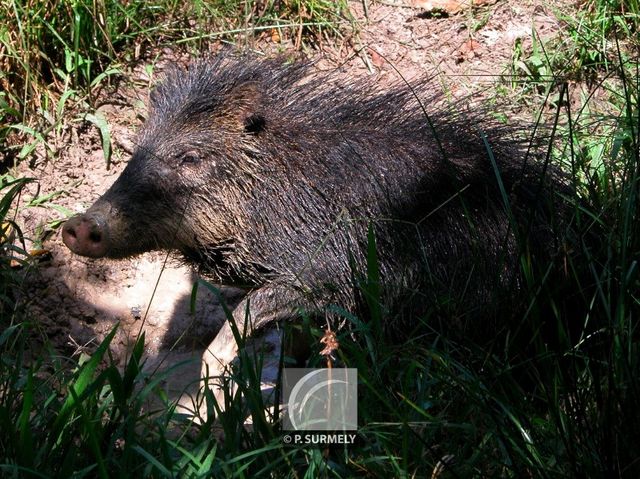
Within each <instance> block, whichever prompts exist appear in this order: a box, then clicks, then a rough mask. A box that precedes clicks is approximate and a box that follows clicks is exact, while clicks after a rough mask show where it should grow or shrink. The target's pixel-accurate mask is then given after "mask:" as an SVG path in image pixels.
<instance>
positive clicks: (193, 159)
mask: <svg viewBox="0 0 640 479" xmlns="http://www.w3.org/2000/svg"><path fill="white" fill-rule="evenodd" d="M179 163H180V165H197V164H198V163H200V157H199V156H198V155H196V154H195V153H192V152H190V153H184V154H182V155H180V157H179Z"/></svg>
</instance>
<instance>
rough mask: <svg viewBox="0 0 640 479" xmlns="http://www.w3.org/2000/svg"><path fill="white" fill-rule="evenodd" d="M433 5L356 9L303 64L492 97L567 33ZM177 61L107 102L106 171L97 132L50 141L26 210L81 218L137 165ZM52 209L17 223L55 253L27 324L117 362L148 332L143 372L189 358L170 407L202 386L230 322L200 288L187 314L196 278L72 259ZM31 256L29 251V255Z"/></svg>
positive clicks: (22, 216) (548, 24) (529, 21)
mask: <svg viewBox="0 0 640 479" xmlns="http://www.w3.org/2000/svg"><path fill="white" fill-rule="evenodd" d="M429 3H431V2H421V1H414V2H411V3H409V2H408V1H407V2H405V3H399V2H398V3H397V4H395V5H393V4H391V2H375V3H373V2H372V3H371V4H370V5H369V8H368V12H366V13H367V16H365V11H364V9H363V6H362V5H363V4H362V3H361V2H352V9H353V13H354V15H355V16H356V18H357V19H358V21H359V22H360V28H361V31H360V34H359V35H358V36H357V37H349V38H347V39H344V40H340V41H337V42H336V44H335V45H332V46H329V45H324V49H323V50H322V51H313V50H308V51H307V54H308V55H310V56H311V59H312V60H313V61H314V62H315V65H316V68H323V69H324V68H336V67H338V66H340V67H341V68H343V69H344V71H345V74H347V75H369V74H376V75H378V78H379V81H380V82H381V83H383V84H390V83H392V82H394V81H398V73H397V72H396V70H397V71H399V72H401V73H402V75H403V76H406V77H409V78H415V77H418V76H420V75H429V76H434V77H435V81H434V82H432V83H430V87H433V86H434V85H436V86H438V87H440V86H442V88H443V89H444V90H446V91H447V92H449V93H450V94H452V95H453V96H454V97H457V96H465V95H468V94H470V93H472V92H477V91H484V90H487V89H490V88H492V85H494V84H495V83H496V82H497V81H499V77H500V75H501V74H505V73H509V65H510V62H511V59H512V55H513V51H514V46H515V44H516V42H522V45H523V47H524V48H525V49H527V48H530V45H531V41H532V40H531V35H532V32H533V30H534V29H535V31H537V33H538V35H540V36H541V37H543V38H549V37H551V36H553V35H556V34H557V33H558V32H559V31H561V25H560V24H559V23H558V21H557V20H556V19H555V16H554V13H553V9H556V8H558V5H557V3H556V5H555V6H554V7H553V8H551V7H546V6H543V4H542V3H541V2H538V1H533V2H521V1H515V0H508V1H498V2H496V3H493V4H488V5H483V6H479V7H474V8H471V9H469V8H464V9H463V10H462V11H461V12H460V13H457V14H454V15H449V16H438V15H433V14H428V13H425V6H428V5H427V4H429ZM567 8H569V7H567ZM456 9H457V7H456ZM454 10H455V9H454ZM270 42H271V40H270V39H269V38H266V39H263V41H262V43H261V44H259V48H262V49H263V50H265V51H273V50H276V49H277V45H274V44H272V43H270ZM176 58H177V56H176V54H175V53H174V52H173V51H171V50H165V51H163V52H161V54H160V56H159V58H158V60H157V61H156V62H155V63H154V66H155V68H154V70H153V76H152V77H149V75H148V74H147V71H148V70H147V69H146V68H145V66H146V65H147V63H145V62H140V63H139V64H137V65H135V66H133V67H131V68H130V70H128V73H127V74H126V75H125V78H124V80H123V81H121V82H120V83H119V85H118V86H117V87H116V88H114V89H112V90H109V91H103V92H102V94H101V106H100V107H99V108H98V111H99V112H100V114H102V115H103V116H104V117H105V119H106V120H107V122H108V125H109V129H110V134H111V138H112V144H113V155H112V158H111V165H110V168H109V169H107V168H106V161H105V158H104V154H103V151H102V146H101V139H100V134H99V131H98V129H97V128H95V126H93V125H92V124H91V123H90V122H87V121H76V122H72V123H70V124H69V125H68V127H67V128H66V129H65V130H63V131H61V132H60V133H59V134H57V136H56V137H55V138H54V139H53V141H52V144H53V145H54V148H55V151H54V152H53V153H48V154H44V152H40V154H39V155H38V156H37V157H36V161H34V162H32V164H31V165H27V164H26V163H24V164H21V165H20V166H19V170H20V171H19V175H20V176H24V175H26V176H30V177H32V178H35V179H37V182H36V183H34V184H32V185H30V186H29V188H28V189H27V191H26V192H25V193H23V195H22V202H23V204H26V202H27V201H28V200H30V199H31V198H32V197H34V196H38V195H40V196H43V195H48V194H52V193H58V194H57V195H55V197H54V198H52V200H51V201H50V204H55V205H59V206H62V207H64V208H67V209H68V210H70V211H72V212H81V211H84V210H85V209H86V208H87V207H88V206H89V205H90V204H91V203H92V202H93V201H94V200H95V199H96V198H98V197H99V196H100V195H101V194H102V193H103V192H104V191H105V190H106V189H107V188H108V187H109V186H110V185H111V184H112V183H113V181H114V180H115V179H116V178H117V176H118V174H119V173H120V172H121V171H122V169H123V168H124V166H125V164H126V162H127V160H128V158H129V156H130V153H131V151H132V149H133V145H134V144H135V132H136V129H137V127H138V126H139V125H140V124H141V121H142V118H143V117H144V112H145V105H146V102H147V97H148V92H149V86H150V85H151V84H153V82H154V81H156V80H157V79H158V78H161V75H162V68H163V66H164V65H166V64H167V63H169V62H171V61H176ZM180 58H183V57H180ZM50 204H49V205H45V206H43V207H29V208H22V209H21V210H20V212H19V215H18V218H17V221H18V223H19V224H20V225H21V226H22V228H23V231H24V233H25V236H26V237H27V239H28V240H33V239H37V238H39V237H41V236H42V235H41V233H40V231H41V230H42V229H44V230H45V231H46V230H50V234H49V235H48V236H47V237H46V239H45V240H44V242H43V244H42V247H43V248H44V249H46V250H48V251H49V252H50V256H49V257H48V259H45V260H43V261H40V262H39V263H38V264H36V265H34V266H32V267H29V268H25V269H23V270H22V272H21V274H22V275H23V276H24V291H23V294H24V296H25V298H26V299H28V309H29V317H30V318H32V319H33V320H34V321H36V322H37V323H38V324H40V325H41V326H42V329H41V331H42V333H43V334H44V335H46V336H47V337H48V338H49V339H50V340H51V341H52V343H53V344H54V345H55V346H56V347H58V348H60V349H62V350H63V351H64V352H66V353H78V352H80V351H82V350H85V349H87V350H91V349H92V348H93V347H95V345H96V344H98V343H99V342H100V341H101V340H102V339H103V338H104V337H105V335H106V334H107V333H108V332H109V331H110V330H111V329H112V328H113V326H114V325H115V324H116V323H118V322H119V323H120V328H119V330H118V334H117V336H116V339H115V340H114V342H113V344H112V346H113V347H112V350H113V353H114V356H115V357H116V358H119V360H121V361H122V360H123V359H124V357H125V355H126V353H127V352H128V351H129V350H130V347H131V345H132V343H133V341H134V340H135V338H136V337H137V336H138V334H139V333H140V331H142V330H143V331H144V332H145V334H146V345H147V346H146V347H147V349H146V353H147V356H148V359H147V361H148V362H147V367H148V368H150V369H153V368H156V367H157V366H160V365H162V366H168V365H172V364H176V363H177V362H179V361H181V360H183V359H189V358H191V359H192V361H191V362H187V363H186V364H184V365H183V366H181V367H182V373H181V374H178V375H173V376H172V377H174V378H176V379H174V380H171V381H173V382H171V383H168V384H167V385H166V386H167V389H168V392H169V393H170V396H174V395H177V394H180V393H181V392H182V390H183V388H184V387H185V386H186V385H188V384H190V383H193V382H194V381H195V380H196V379H197V377H198V373H199V370H200V364H199V361H200V357H201V354H202V352H203V350H204V348H205V346H206V345H207V344H208V342H209V341H211V339H212V338H213V337H214V335H215V333H216V330H217V328H219V327H220V325H221V323H222V321H224V314H223V312H222V310H221V308H220V306H219V304H218V301H217V299H216V298H215V297H214V296H213V295H212V294H210V293H208V294H207V293H205V292H204V291H203V288H200V294H199V295H198V300H197V302H196V307H195V311H194V312H192V311H191V308H190V303H191V294H192V288H193V284H194V282H195V281H196V279H197V277H196V275H195V274H194V272H192V271H191V270H190V269H189V268H188V267H186V266H184V265H181V264H180V261H179V258H177V257H174V256H172V255H167V254H166V253H150V254H144V255H141V256H139V257H136V258H132V259H128V260H121V261H114V260H90V259H87V258H81V257H78V256H74V255H72V254H71V253H70V252H69V251H68V250H67V249H66V247H65V246H64V245H63V244H62V241H61V238H60V229H59V228H54V229H51V228H48V226H47V225H48V224H50V223H51V221H52V220H55V219H60V218H63V216H62V215H61V213H59V212H58V211H57V210H55V209H54V208H52V207H51V206H50ZM36 246H37V247H39V245H37V244H36V245H35V246H34V245H31V244H30V243H29V241H28V244H27V247H28V248H33V247H36ZM223 291H224V294H225V296H226V297H228V298H229V299H230V300H231V301H233V300H234V299H237V298H238V292H237V291H233V290H229V289H224V288H223Z"/></svg>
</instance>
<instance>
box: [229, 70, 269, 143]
mask: <svg viewBox="0 0 640 479" xmlns="http://www.w3.org/2000/svg"><path fill="white" fill-rule="evenodd" d="M262 98H263V95H262V91H261V90H260V84H259V83H258V82H245V83H241V84H239V85H236V86H235V87H234V88H233V90H232V91H231V92H230V93H229V95H228V97H227V103H228V105H229V108H230V109H231V111H230V113H231V116H232V117H235V118H236V119H237V120H238V122H239V123H240V126H241V128H242V129H243V130H244V131H245V132H247V133H253V134H257V133H260V132H261V131H262V130H264V128H265V127H266V119H265V117H264V115H263V114H262V112H261V110H262Z"/></svg>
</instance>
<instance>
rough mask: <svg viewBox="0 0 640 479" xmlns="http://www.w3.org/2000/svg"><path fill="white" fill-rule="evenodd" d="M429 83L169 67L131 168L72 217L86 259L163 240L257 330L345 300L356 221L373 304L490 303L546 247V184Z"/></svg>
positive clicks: (240, 67) (482, 119) (284, 68)
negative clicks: (377, 300) (370, 261)
mask: <svg viewBox="0 0 640 479" xmlns="http://www.w3.org/2000/svg"><path fill="white" fill-rule="evenodd" d="M434 88H435V87H434V84H433V83H431V82H429V81H421V82H415V83H413V86H412V87H407V86H406V85H404V84H403V83H399V84H398V85H396V86H394V87H393V88H391V89H389V90H386V91H382V90H380V89H379V88H378V87H377V86H376V85H375V79H364V80H353V81H352V80H345V79H344V77H341V76H340V75H338V74H336V73H335V72H333V73H331V72H330V73H311V71H310V68H308V67H307V66H305V65H300V64H292V65H289V64H286V63H283V62H281V61H279V60H258V59H256V58H253V57H233V56H230V55H226V56H220V57H217V58H214V59H209V60H204V61H196V62H194V63H192V64H191V65H190V66H189V67H188V69H187V70H186V71H185V70H182V69H174V70H173V71H171V72H170V73H169V74H168V75H167V76H166V78H165V80H164V81H163V82H162V83H161V84H160V85H159V86H158V87H157V88H156V89H155V91H154V92H153V93H152V97H151V109H150V113H149V118H148V120H147V122H146V124H145V125H144V127H143V129H142V132H141V134H140V137H139V145H138V148H137V151H136V152H135V154H134V155H133V158H132V160H131V162H130V163H129V164H128V165H127V168H126V169H125V171H124V172H123V174H122V176H121V177H120V178H119V179H118V180H117V182H116V183H115V184H114V185H113V187H112V188H111V189H110V190H109V191H108V192H107V193H106V194H105V195H104V196H103V197H102V198H101V199H99V200H98V201H97V202H96V204H95V205H94V206H92V207H91V208H90V209H89V211H88V212H87V213H85V215H83V216H82V217H81V218H82V219H83V220H84V221H85V222H86V223H87V224H89V226H88V227H87V228H88V229H89V230H90V231H91V232H92V233H93V236H94V238H96V237H97V238H98V244H97V245H96V246H95V248H94V250H92V251H93V253H91V254H89V255H92V256H107V257H124V256H130V255H133V254H137V253H141V252H143V251H148V250H152V249H158V248H166V249H175V250H179V251H181V252H182V253H183V254H184V256H185V257H186V258H187V260H188V261H189V262H191V263H193V264H195V265H196V266H197V267H199V268H200V269H201V270H202V271H203V272H205V274H206V275H208V276H209V277H210V278H212V279H213V280H214V281H216V282H218V283H222V284H235V285H243V286H247V287H248V288H250V289H251V292H250V293H249V295H248V298H249V300H250V305H251V313H252V316H253V317H254V321H256V323H257V324H258V325H259V324H262V323H265V322H268V321H273V320H278V319H282V318H285V317H290V316H292V315H294V314H295V311H296V308H297V307H299V306H302V307H305V308H307V309H320V308H322V306H323V305H326V304H328V303H333V302H339V303H340V304H341V305H345V306H347V307H349V308H354V309H357V308H358V307H359V306H361V304H359V302H358V300H357V296H358V295H357V294H354V281H353V279H354V277H355V278H358V277H359V276H360V275H361V274H362V273H363V272H364V271H365V270H366V267H365V257H366V245H367V231H368V228H369V225H372V227H373V230H374V232H375V236H376V242H377V248H378V257H379V261H380V271H381V278H382V281H383V285H384V289H383V291H384V296H383V297H384V299H385V304H386V305H387V306H389V307H391V308H394V309H397V310H404V311H405V313H407V316H412V315H417V314H423V313H425V312H427V311H429V310H431V309H433V308H435V307H436V306H437V307H439V308H444V310H447V311H449V313H450V314H452V315H458V314H462V313H464V314H470V315H472V316H477V317H483V316H486V315H489V314H494V313H495V312H496V311H497V310H499V309H502V308H505V304H506V305H512V304H513V303H512V302H511V301H506V299H507V298H515V297H517V292H518V291H519V290H520V289H521V288H522V287H523V279H522V276H521V272H520V265H519V262H520V259H521V258H522V257H526V256H527V255H536V256H538V257H540V256H546V257H548V258H549V259H550V260H551V258H552V257H553V255H554V254H555V251H556V249H557V245H556V244H555V243H554V238H555V236H554V232H553V228H552V226H551V225H552V224H553V220H552V216H553V214H554V211H555V210H557V209H560V208H561V207H559V206H558V205H559V204H560V202H559V200H558V199H557V197H556V195H555V192H554V189H555V188H556V187H560V188H564V186H562V185H561V182H560V181H559V180H558V175H557V174H556V173H555V172H554V170H553V169H551V168H546V167H545V166H544V165H543V164H542V162H541V160H540V159H539V158H535V157H527V151H528V150H527V146H528V145H526V144H524V143H523V142H519V141H516V140H514V138H513V135H512V132H511V131H510V130H509V129H508V128H505V127H501V126H499V125H497V124H496V123H495V122H492V121H489V120H488V118H487V115H485V114H484V113H482V112H477V111H476V112H475V113H474V112H472V111H469V110H468V109H466V107H465V106H464V105H463V104H458V105H456V106H455V107H451V106H449V107H447V106H445V103H444V101H443V100H442V97H441V95H439V94H438V93H436V92H435V91H434ZM416 95H417V96H418V97H419V99H420V101H418V99H417V98H416ZM421 104H422V105H424V106H425V108H426V110H427V111H428V112H429V115H430V118H429V121H428V120H427V118H426V116H425V113H424V112H423V110H422V106H421ZM485 138H486V142H485ZM498 178H499V179H500V181H501V182H502V184H503V185H504V190H503V191H501V188H500V186H499V180H498ZM503 192H504V194H503ZM505 195H506V196H505ZM505 199H507V200H508V201H507V202H506V203H505ZM74 221H75V222H74ZM79 221H80V220H77V219H76V220H72V221H71V223H70V226H69V231H71V230H72V229H73V228H74V227H77V225H78V224H79ZM96 233H97V234H96ZM73 234H74V235H75V237H76V238H79V240H78V241H79V243H80V244H79V245H78V244H75V243H74V241H73V239H68V236H69V234H67V237H65V241H66V242H67V244H68V245H69V246H70V247H71V249H73V250H74V251H76V252H78V253H80V254H88V253H87V251H88V250H86V249H83V248H85V246H84V244H83V242H84V241H88V240H86V239H85V238H84V237H83V236H82V234H79V233H76V232H73ZM448 305H454V306H448ZM245 307H246V305H245V304H241V305H240V306H239V307H238V310H237V311H239V312H238V314H235V315H234V316H237V317H238V319H241V317H243V316H244V308H245ZM507 307H508V306H507ZM448 308H450V309H448Z"/></svg>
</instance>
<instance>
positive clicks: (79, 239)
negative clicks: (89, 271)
mask: <svg viewBox="0 0 640 479" xmlns="http://www.w3.org/2000/svg"><path fill="white" fill-rule="evenodd" d="M62 241H64V244H66V245H67V247H68V248H69V249H70V250H71V251H73V252H74V253H76V254H79V255H81V256H88V257H89V258H102V257H103V256H105V255H106V254H107V251H108V249H109V232H108V229H107V226H106V223H105V222H104V221H101V220H100V218H99V217H98V216H96V215H89V214H86V213H85V214H81V215H76V216H73V217H71V218H69V219H68V220H67V222H66V223H65V224H64V226H63V227H62Z"/></svg>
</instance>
